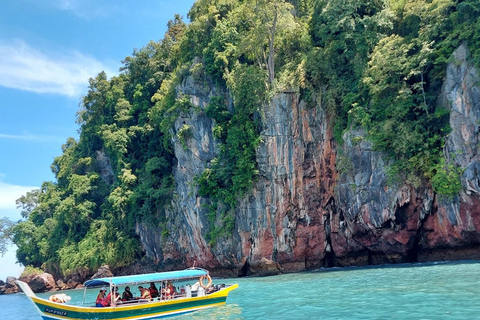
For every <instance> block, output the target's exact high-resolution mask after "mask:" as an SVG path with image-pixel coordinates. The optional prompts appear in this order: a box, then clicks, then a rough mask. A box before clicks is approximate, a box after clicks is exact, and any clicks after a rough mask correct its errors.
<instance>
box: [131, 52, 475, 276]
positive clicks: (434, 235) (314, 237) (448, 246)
mask: <svg viewBox="0 0 480 320" xmlns="http://www.w3.org/2000/svg"><path fill="white" fill-rule="evenodd" d="M467 58H468V51H467V49H466V46H461V47H460V48H459V49H458V50H457V51H456V52H455V61H454V62H452V63H451V64H449V65H448V70H447V76H446V79H445V84H444V86H443V89H442V93H441V95H440V97H439V101H440V102H441V103H442V104H444V105H445V106H447V107H448V108H449V109H450V110H451V117H450V125H451V127H452V132H451V134H450V135H449V138H448V143H447V147H446V149H445V156H446V157H447V160H448V161H450V163H455V164H457V165H458V166H461V168H464V169H465V171H464V174H463V177H462V184H463V187H464V188H463V190H462V191H461V192H460V194H459V196H458V197H457V198H455V199H453V200H449V201H446V200H442V199H440V198H439V197H437V196H436V194H435V193H434V192H433V191H432V189H431V187H430V186H429V185H428V184H421V185H420V186H417V187H415V186H413V185H411V184H409V183H407V182H405V181H400V182H398V181H397V182H394V183H392V182H389V181H387V174H386V170H387V167H388V163H386V160H385V158H384V157H383V155H382V154H381V153H379V152H376V151H374V150H372V145H371V143H370V142H369V141H368V140H366V139H365V137H364V132H363V130H362V129H361V128H355V129H352V130H350V131H349V132H348V133H346V134H345V135H344V143H343V144H342V146H338V145H337V144H336V143H335V142H334V140H333V135H332V126H331V124H330V122H329V118H328V117H327V114H326V111H325V108H324V106H323V105H322V103H321V101H320V99H318V101H317V103H315V104H314V105H313V106H307V104H306V103H305V102H304V101H302V100H300V97H299V95H297V94H292V93H282V94H278V95H276V96H275V97H274V98H273V99H272V101H271V102H270V103H269V104H268V105H265V106H263V107H262V112H261V113H262V114H261V118H262V124H263V127H262V132H261V137H262V141H263V142H262V144H261V146H260V147H259V148H258V150H257V161H258V168H259V172H260V174H259V178H258V180H257V182H256V183H255V185H254V187H253V188H252V190H251V192H250V193H249V194H248V195H246V196H245V197H244V198H243V199H242V200H241V201H240V202H239V204H238V207H237V208H236V217H237V219H236V224H235V230H234V233H233V235H232V237H231V238H229V239H228V240H224V241H223V242H221V241H220V242H218V243H217V244H216V245H215V246H214V247H209V245H208V244H207V242H206V240H205V234H206V232H207V231H208V223H207V218H206V210H205V208H204V206H203V204H205V202H206V199H203V198H201V197H199V196H198V195H197V192H196V187H195V184H194V182H193V179H194V177H195V176H196V175H198V174H200V173H201V172H202V170H203V169H204V168H205V167H206V166H207V165H208V163H209V161H211V160H212V159H213V158H214V157H215V155H216V154H217V147H216V142H215V139H214V137H213V134H212V128H213V122H212V120H211V119H209V118H208V117H207V116H206V115H205V113H204V112H203V109H204V108H205V106H206V105H207V104H208V102H209V99H210V98H211V97H212V96H215V95H222V96H224V97H225V101H227V102H228V104H229V106H230V107H231V104H232V103H231V98H230V95H229V93H228V92H218V91H217V90H218V89H216V88H215V87H214V86H211V87H209V88H204V87H201V86H199V85H198V84H196V83H195V81H194V80H193V78H191V77H190V78H187V79H186V80H185V81H184V82H183V83H182V85H181V86H180V87H178V91H179V92H181V93H182V94H184V95H187V96H189V97H190V101H191V102H192V104H194V105H195V107H196V108H192V109H191V111H190V112H189V113H188V114H182V115H181V116H180V117H179V118H178V119H177V122H176V130H179V129H180V128H181V127H182V126H183V125H184V124H186V125H189V126H190V127H191V131H192V135H191V138H190V139H188V141H187V145H186V146H184V145H182V144H181V143H180V141H174V144H175V155H176V159H177V161H178V162H177V165H176V168H175V184H176V195H175V198H174V201H173V202H172V206H171V208H170V209H169V210H168V212H167V218H168V219H167V220H168V221H169V222H168V223H167V225H163V226H161V227H154V226H151V225H149V224H146V223H139V224H138V227H137V232H138V234H139V235H140V237H141V240H142V243H143V246H144V248H145V249H146V251H147V254H148V255H149V256H150V257H152V258H154V259H155V260H156V261H158V262H159V263H161V264H162V266H163V268H166V269H169V268H175V267H178V266H191V265H193V263H194V261H196V265H200V266H204V267H208V268H210V269H213V270H215V269H216V270H218V271H220V270H222V272H223V274H228V275H234V276H235V275H247V274H259V275H262V274H272V273H277V272H282V271H285V272H289V271H300V270H305V269H311V268H317V267H321V266H345V265H366V264H378V263H395V262H408V261H412V262H413V261H432V260H443V259H459V258H479V257H480V246H479V244H480V212H479V211H480V206H479V205H478V204H479V199H480V182H479V172H480V161H479V154H478V152H477V150H478V140H479V126H480V88H479V86H478V83H479V78H478V74H477V71H476V70H475V69H474V68H473V67H472V66H471V65H470V64H469V63H468V59H467ZM165 230H166V231H165ZM225 270H230V272H227V271H225Z"/></svg>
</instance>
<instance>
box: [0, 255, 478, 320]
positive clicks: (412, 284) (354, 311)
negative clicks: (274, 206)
mask: <svg viewBox="0 0 480 320" xmlns="http://www.w3.org/2000/svg"><path fill="white" fill-rule="evenodd" d="M214 283H238V284H239V288H238V289H237V290H235V291H233V292H231V293H230V295H229V297H228V300H227V304H226V305H225V306H222V307H218V308H211V309H205V310H202V311H198V312H195V313H192V314H188V315H184V316H178V317H174V318H170V319H174V320H186V319H212V320H220V319H229V320H230V319H255V320H258V319H409V320H410V319H432V320H433V319H435V320H437V319H480V261H472V262H456V263H434V264H402V265H396V266H382V267H368V268H339V269H321V270H318V271H313V272H304V273H297V274H287V275H280V276H274V277H265V278H242V279H228V280H214ZM65 292H66V293H67V294H68V295H70V296H71V297H72V301H71V302H78V301H81V300H82V298H83V290H70V291H65ZM95 294H96V293H95V292H93V295H95ZM48 295H49V294H40V296H42V297H47V296H48ZM87 298H88V299H91V300H92V301H93V300H94V297H93V296H92V297H87ZM0 315H1V316H0V319H1V320H41V318H40V316H39V315H38V314H37V313H36V311H35V310H34V307H33V304H32V303H31V302H30V301H29V300H28V299H27V298H26V297H25V296H24V295H23V294H14V295H4V296H0Z"/></svg>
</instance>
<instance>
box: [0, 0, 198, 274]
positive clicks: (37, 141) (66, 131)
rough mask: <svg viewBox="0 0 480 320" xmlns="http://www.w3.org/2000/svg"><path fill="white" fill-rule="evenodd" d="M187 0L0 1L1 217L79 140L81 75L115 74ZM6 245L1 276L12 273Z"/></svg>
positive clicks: (84, 78) (12, 212) (84, 79)
mask: <svg viewBox="0 0 480 320" xmlns="http://www.w3.org/2000/svg"><path fill="white" fill-rule="evenodd" d="M193 3H194V0H176V1H171V0H142V1H138V0H120V1H119V0H42V1H39V0H4V1H2V2H1V4H0V57H1V59H0V217H5V216H6V217H9V218H10V219H12V220H15V221H16V220H19V219H20V218H21V217H20V213H19V211H18V210H17V209H16V205H15V200H16V199H18V198H19V197H20V196H22V195H23V194H25V193H26V192H28V191H30V190H32V189H35V188H38V187H40V185H41V184H42V182H43V181H53V180H54V176H53V174H52V172H51V170H50V165H51V164H52V162H53V159H54V158H55V157H57V156H59V155H60V154H61V145H62V144H63V143H65V141H66V140H67V138H68V137H75V138H77V137H78V132H77V130H78V126H77V124H76V123H75V114H76V112H77V111H78V106H79V103H80V101H81V97H82V95H84V94H86V92H87V86H88V79H89V78H90V77H94V76H96V75H97V74H98V73H99V72H100V71H102V70H103V71H105V72H106V73H107V75H108V76H114V75H116V74H118V69H119V68H120V67H121V61H122V60H123V59H124V58H125V57H127V56H130V55H131V54H132V53H133V50H134V49H135V48H137V49H139V48H142V47H144V46H145V45H146V44H147V43H148V42H149V41H150V40H154V41H158V40H159V39H161V38H162V37H163V34H164V33H165V31H166V24H167V22H168V20H170V19H173V16H174V14H176V13H179V14H180V15H182V16H183V18H184V21H186V22H187V20H188V19H187V12H188V11H189V9H190V7H191V6H192V4H193ZM14 250H15V248H14V247H13V246H12V247H10V250H9V251H8V253H7V254H6V255H5V256H4V257H0V279H2V280H5V278H6V277H7V276H15V277H18V276H19V275H20V273H21V271H22V269H23V267H21V266H19V265H16V264H15V253H14Z"/></svg>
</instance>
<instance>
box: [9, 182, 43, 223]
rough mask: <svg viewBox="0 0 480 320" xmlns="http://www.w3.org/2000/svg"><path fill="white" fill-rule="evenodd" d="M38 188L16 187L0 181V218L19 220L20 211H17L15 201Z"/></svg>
mask: <svg viewBox="0 0 480 320" xmlns="http://www.w3.org/2000/svg"><path fill="white" fill-rule="evenodd" d="M38 188H39V187H31V186H17V185H13V184H9V183H5V182H2V181H0V217H4V216H6V217H8V218H10V219H11V220H18V219H20V218H21V216H20V211H19V210H18V209H17V204H16V203H15V201H16V200H17V199H18V198H20V197H21V196H23V195H25V194H26V193H27V192H30V191H32V190H34V189H38Z"/></svg>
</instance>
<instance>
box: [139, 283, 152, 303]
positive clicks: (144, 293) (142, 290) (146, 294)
mask: <svg viewBox="0 0 480 320" xmlns="http://www.w3.org/2000/svg"><path fill="white" fill-rule="evenodd" d="M138 290H139V291H140V298H139V299H147V300H149V301H151V300H152V296H151V295H150V291H149V290H148V289H145V288H144V287H142V286H139V287H138Z"/></svg>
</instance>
